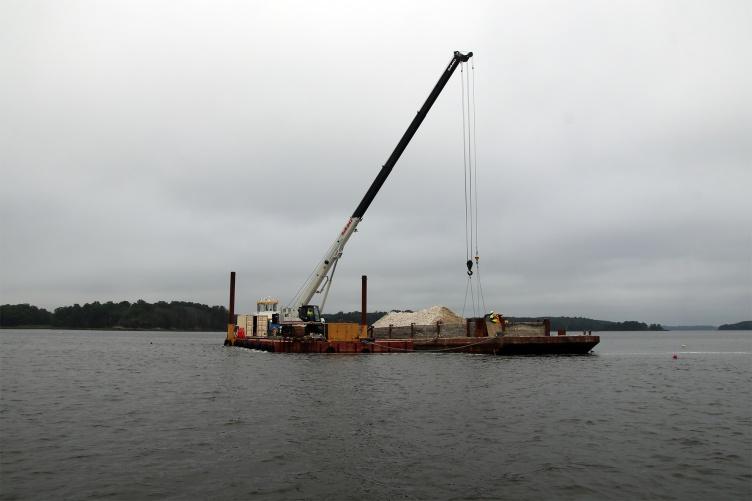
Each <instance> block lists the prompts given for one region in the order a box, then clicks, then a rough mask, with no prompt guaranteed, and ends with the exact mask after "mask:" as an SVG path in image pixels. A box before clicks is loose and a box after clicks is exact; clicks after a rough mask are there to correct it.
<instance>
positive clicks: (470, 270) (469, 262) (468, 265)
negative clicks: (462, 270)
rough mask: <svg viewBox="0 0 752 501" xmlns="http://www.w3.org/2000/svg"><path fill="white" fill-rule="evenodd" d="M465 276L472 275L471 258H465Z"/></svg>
mask: <svg viewBox="0 0 752 501" xmlns="http://www.w3.org/2000/svg"><path fill="white" fill-rule="evenodd" d="M467 276H468V277H471V276H473V261H472V260H471V259H468V260H467Z"/></svg>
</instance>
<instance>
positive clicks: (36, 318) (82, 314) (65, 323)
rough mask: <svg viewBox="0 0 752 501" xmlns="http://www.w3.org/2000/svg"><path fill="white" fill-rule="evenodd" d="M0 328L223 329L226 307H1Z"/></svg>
mask: <svg viewBox="0 0 752 501" xmlns="http://www.w3.org/2000/svg"><path fill="white" fill-rule="evenodd" d="M0 327H60V328H64V329H112V328H121V329H167V330H189V331H192V330H197V331H198V330H200V331H224V330H225V329H226V328H227V309H226V308H225V307H224V306H207V305H204V304H198V303H190V302H185V301H172V302H170V303H166V302H164V301H159V302H157V303H153V304H151V303H147V302H146V301H143V300H139V301H136V302H135V303H130V302H128V301H121V302H119V303H114V302H112V301H108V302H106V303H100V302H98V301H95V302H93V303H86V304H84V305H83V306H81V305H78V304H74V305H73V306H62V307H60V308H56V309H55V311H54V312H52V313H50V312H49V311H47V310H45V309H43V308H37V307H36V306H31V305H29V304H4V305H2V306H0Z"/></svg>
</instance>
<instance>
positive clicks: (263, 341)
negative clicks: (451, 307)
mask: <svg viewBox="0 0 752 501" xmlns="http://www.w3.org/2000/svg"><path fill="white" fill-rule="evenodd" d="M599 342H600V337H599V336H498V337H487V338H472V337H455V338H433V339H377V340H368V339H361V340H358V341H326V340H319V339H305V338H303V339H300V338H281V337H248V338H244V339H236V340H235V342H234V343H233V345H234V346H240V347H243V348H249V349H253V350H262V351H269V352H273V353H343V354H346V353H349V354H354V353H411V352H424V353H426V352H428V353H478V354H486V355H584V354H587V353H589V352H590V350H592V349H593V348H594V347H595V345H597V344H598V343H599ZM226 344H229V343H226Z"/></svg>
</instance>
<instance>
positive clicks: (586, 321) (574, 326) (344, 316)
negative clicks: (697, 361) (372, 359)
mask: <svg viewBox="0 0 752 501" xmlns="http://www.w3.org/2000/svg"><path fill="white" fill-rule="evenodd" d="M392 311H407V312H411V310H392ZM387 313H389V312H386V311H374V312H369V313H367V320H368V325H371V324H373V323H374V322H375V321H376V320H378V319H379V318H381V317H383V316H384V315H386V314H387ZM322 316H323V317H324V318H326V321H327V322H360V312H359V311H351V312H347V313H345V312H342V311H340V312H337V313H328V314H326V315H322ZM544 318H548V319H550V320H551V330H554V331H557V330H559V329H564V330H566V331H662V330H665V329H664V328H663V327H662V326H661V325H660V324H646V323H645V322H636V321H633V320H627V321H625V322H610V321H608V320H594V319H592V318H584V317H507V319H509V320H511V321H517V322H531V321H540V320H543V319H544Z"/></svg>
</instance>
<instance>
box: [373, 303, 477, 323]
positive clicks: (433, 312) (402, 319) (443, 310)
mask: <svg viewBox="0 0 752 501" xmlns="http://www.w3.org/2000/svg"><path fill="white" fill-rule="evenodd" d="M439 320H441V323H442V324H444V325H450V324H462V323H464V322H465V319H463V318H462V317H461V316H459V315H457V314H455V313H454V312H453V311H452V310H450V309H449V308H447V307H446V306H431V307H430V308H426V309H425V310H420V311H416V312H413V313H406V312H392V313H388V314H386V315H384V316H383V317H381V318H380V319H378V320H377V321H376V322H374V324H373V326H374V327H389V326H390V325H393V326H394V327H409V326H410V324H415V325H434V324H436V322H438V321H439Z"/></svg>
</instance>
